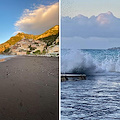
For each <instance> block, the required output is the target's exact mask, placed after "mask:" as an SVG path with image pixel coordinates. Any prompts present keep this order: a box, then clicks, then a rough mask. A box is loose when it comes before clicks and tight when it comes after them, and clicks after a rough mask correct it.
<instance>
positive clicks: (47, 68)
mask: <svg viewBox="0 0 120 120" xmlns="http://www.w3.org/2000/svg"><path fill="white" fill-rule="evenodd" d="M58 63H59V62H58V58H55V57H37V56H36V57H35V56H18V57H14V58H11V59H10V60H7V61H5V62H1V63H0V120H58V76H59V73H58Z"/></svg>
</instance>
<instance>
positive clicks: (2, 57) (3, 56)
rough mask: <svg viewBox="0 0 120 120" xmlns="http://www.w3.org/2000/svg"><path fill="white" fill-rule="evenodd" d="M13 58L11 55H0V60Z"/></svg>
mask: <svg viewBox="0 0 120 120" xmlns="http://www.w3.org/2000/svg"><path fill="white" fill-rule="evenodd" d="M9 57H13V55H0V59H4V58H9Z"/></svg>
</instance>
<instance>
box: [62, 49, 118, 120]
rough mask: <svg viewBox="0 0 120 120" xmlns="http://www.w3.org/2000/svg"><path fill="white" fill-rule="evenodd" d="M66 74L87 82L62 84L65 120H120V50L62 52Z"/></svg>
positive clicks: (63, 69)
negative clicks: (78, 76) (77, 75)
mask: <svg viewBox="0 0 120 120" xmlns="http://www.w3.org/2000/svg"><path fill="white" fill-rule="evenodd" d="M61 54H62V56H61V72H62V73H75V74H76V73H83V74H86V75H87V80H77V79H76V80H73V81H66V82H62V83H61V120H80V119H83V120H114V119H115V120H116V119H118V120H119V119H120V102H119V101H120V50H119V49H109V50H106V49H98V50H97V49H93V50H92V49H86V50H85V49H84V50H71V49H62V52H61Z"/></svg>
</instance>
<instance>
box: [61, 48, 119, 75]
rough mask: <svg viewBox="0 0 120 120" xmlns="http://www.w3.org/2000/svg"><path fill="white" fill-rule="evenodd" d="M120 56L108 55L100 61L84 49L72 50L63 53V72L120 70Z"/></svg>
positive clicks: (88, 72) (89, 72)
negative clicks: (83, 50)
mask: <svg viewBox="0 0 120 120" xmlns="http://www.w3.org/2000/svg"><path fill="white" fill-rule="evenodd" d="M119 58H120V57H119V56H117V60H116V57H112V58H110V57H108V56H106V58H105V59H104V60H103V61H101V62H99V61H98V60H97V59H95V58H93V57H92V56H91V55H90V54H88V53H85V52H82V51H72V50H71V51H70V52H69V53H67V54H66V55H62V62H61V65H62V66H61V71H62V73H85V74H94V73H105V72H120V59H119Z"/></svg>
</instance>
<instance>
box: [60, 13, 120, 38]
mask: <svg viewBox="0 0 120 120" xmlns="http://www.w3.org/2000/svg"><path fill="white" fill-rule="evenodd" d="M62 37H82V38H89V37H103V38H118V37H120V19H119V18H116V17H115V16H114V15H113V14H112V13H111V12H107V13H101V14H99V15H98V16H92V17H90V18H88V17H86V16H83V15H78V16H76V17H73V18H70V17H62Z"/></svg>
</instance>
